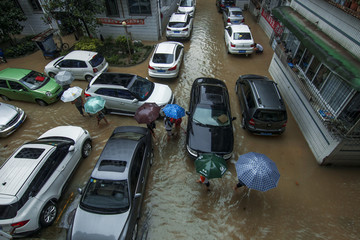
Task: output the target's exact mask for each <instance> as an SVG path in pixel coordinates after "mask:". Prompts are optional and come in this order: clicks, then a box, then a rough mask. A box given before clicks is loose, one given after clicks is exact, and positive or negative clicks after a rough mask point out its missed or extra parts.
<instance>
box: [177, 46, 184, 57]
mask: <svg viewBox="0 0 360 240" xmlns="http://www.w3.org/2000/svg"><path fill="white" fill-rule="evenodd" d="M182 49H183V47H181V46H177V47H176V53H175V54H176V55H175V59H176V60H177V59H178V58H179V56H180V53H181V50H182Z"/></svg>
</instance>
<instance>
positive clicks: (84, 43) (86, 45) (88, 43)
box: [75, 37, 103, 52]
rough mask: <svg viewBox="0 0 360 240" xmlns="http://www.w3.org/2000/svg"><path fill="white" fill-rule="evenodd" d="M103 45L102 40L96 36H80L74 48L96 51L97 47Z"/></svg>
mask: <svg viewBox="0 0 360 240" xmlns="http://www.w3.org/2000/svg"><path fill="white" fill-rule="evenodd" d="M101 46H103V42H102V41H101V40H100V39H97V38H89V37H82V38H81V39H80V40H79V42H77V43H76V44H75V50H86V51H93V52H97V50H98V48H99V47H101Z"/></svg>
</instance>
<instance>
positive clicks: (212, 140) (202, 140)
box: [187, 123, 234, 154]
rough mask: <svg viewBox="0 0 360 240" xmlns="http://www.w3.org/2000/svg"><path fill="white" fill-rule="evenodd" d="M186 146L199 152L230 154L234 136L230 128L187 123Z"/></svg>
mask: <svg viewBox="0 0 360 240" xmlns="http://www.w3.org/2000/svg"><path fill="white" fill-rule="evenodd" d="M189 124H190V128H188V131H187V133H188V145H189V147H190V148H191V149H193V150H195V151H199V152H206V153H208V152H212V153H219V154H220V153H222V154H227V153H231V152H232V150H233V146H234V135H233V131H232V128H231V126H227V127H212V128H209V127H207V126H201V125H197V124H195V123H189Z"/></svg>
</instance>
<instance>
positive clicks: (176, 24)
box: [169, 22, 186, 28]
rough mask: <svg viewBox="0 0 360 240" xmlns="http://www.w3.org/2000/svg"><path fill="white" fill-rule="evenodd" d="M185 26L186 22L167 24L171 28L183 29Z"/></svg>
mask: <svg viewBox="0 0 360 240" xmlns="http://www.w3.org/2000/svg"><path fill="white" fill-rule="evenodd" d="M185 26H186V22H169V27H171V28H183V27H185Z"/></svg>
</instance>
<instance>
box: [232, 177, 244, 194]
mask: <svg viewBox="0 0 360 240" xmlns="http://www.w3.org/2000/svg"><path fill="white" fill-rule="evenodd" d="M241 187H245V188H244V189H245V190H246V189H247V186H246V185H245V183H243V182H242V181H241V180H240V179H238V183H237V184H235V186H234V188H233V189H234V191H236V190H237V189H238V188H241Z"/></svg>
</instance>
